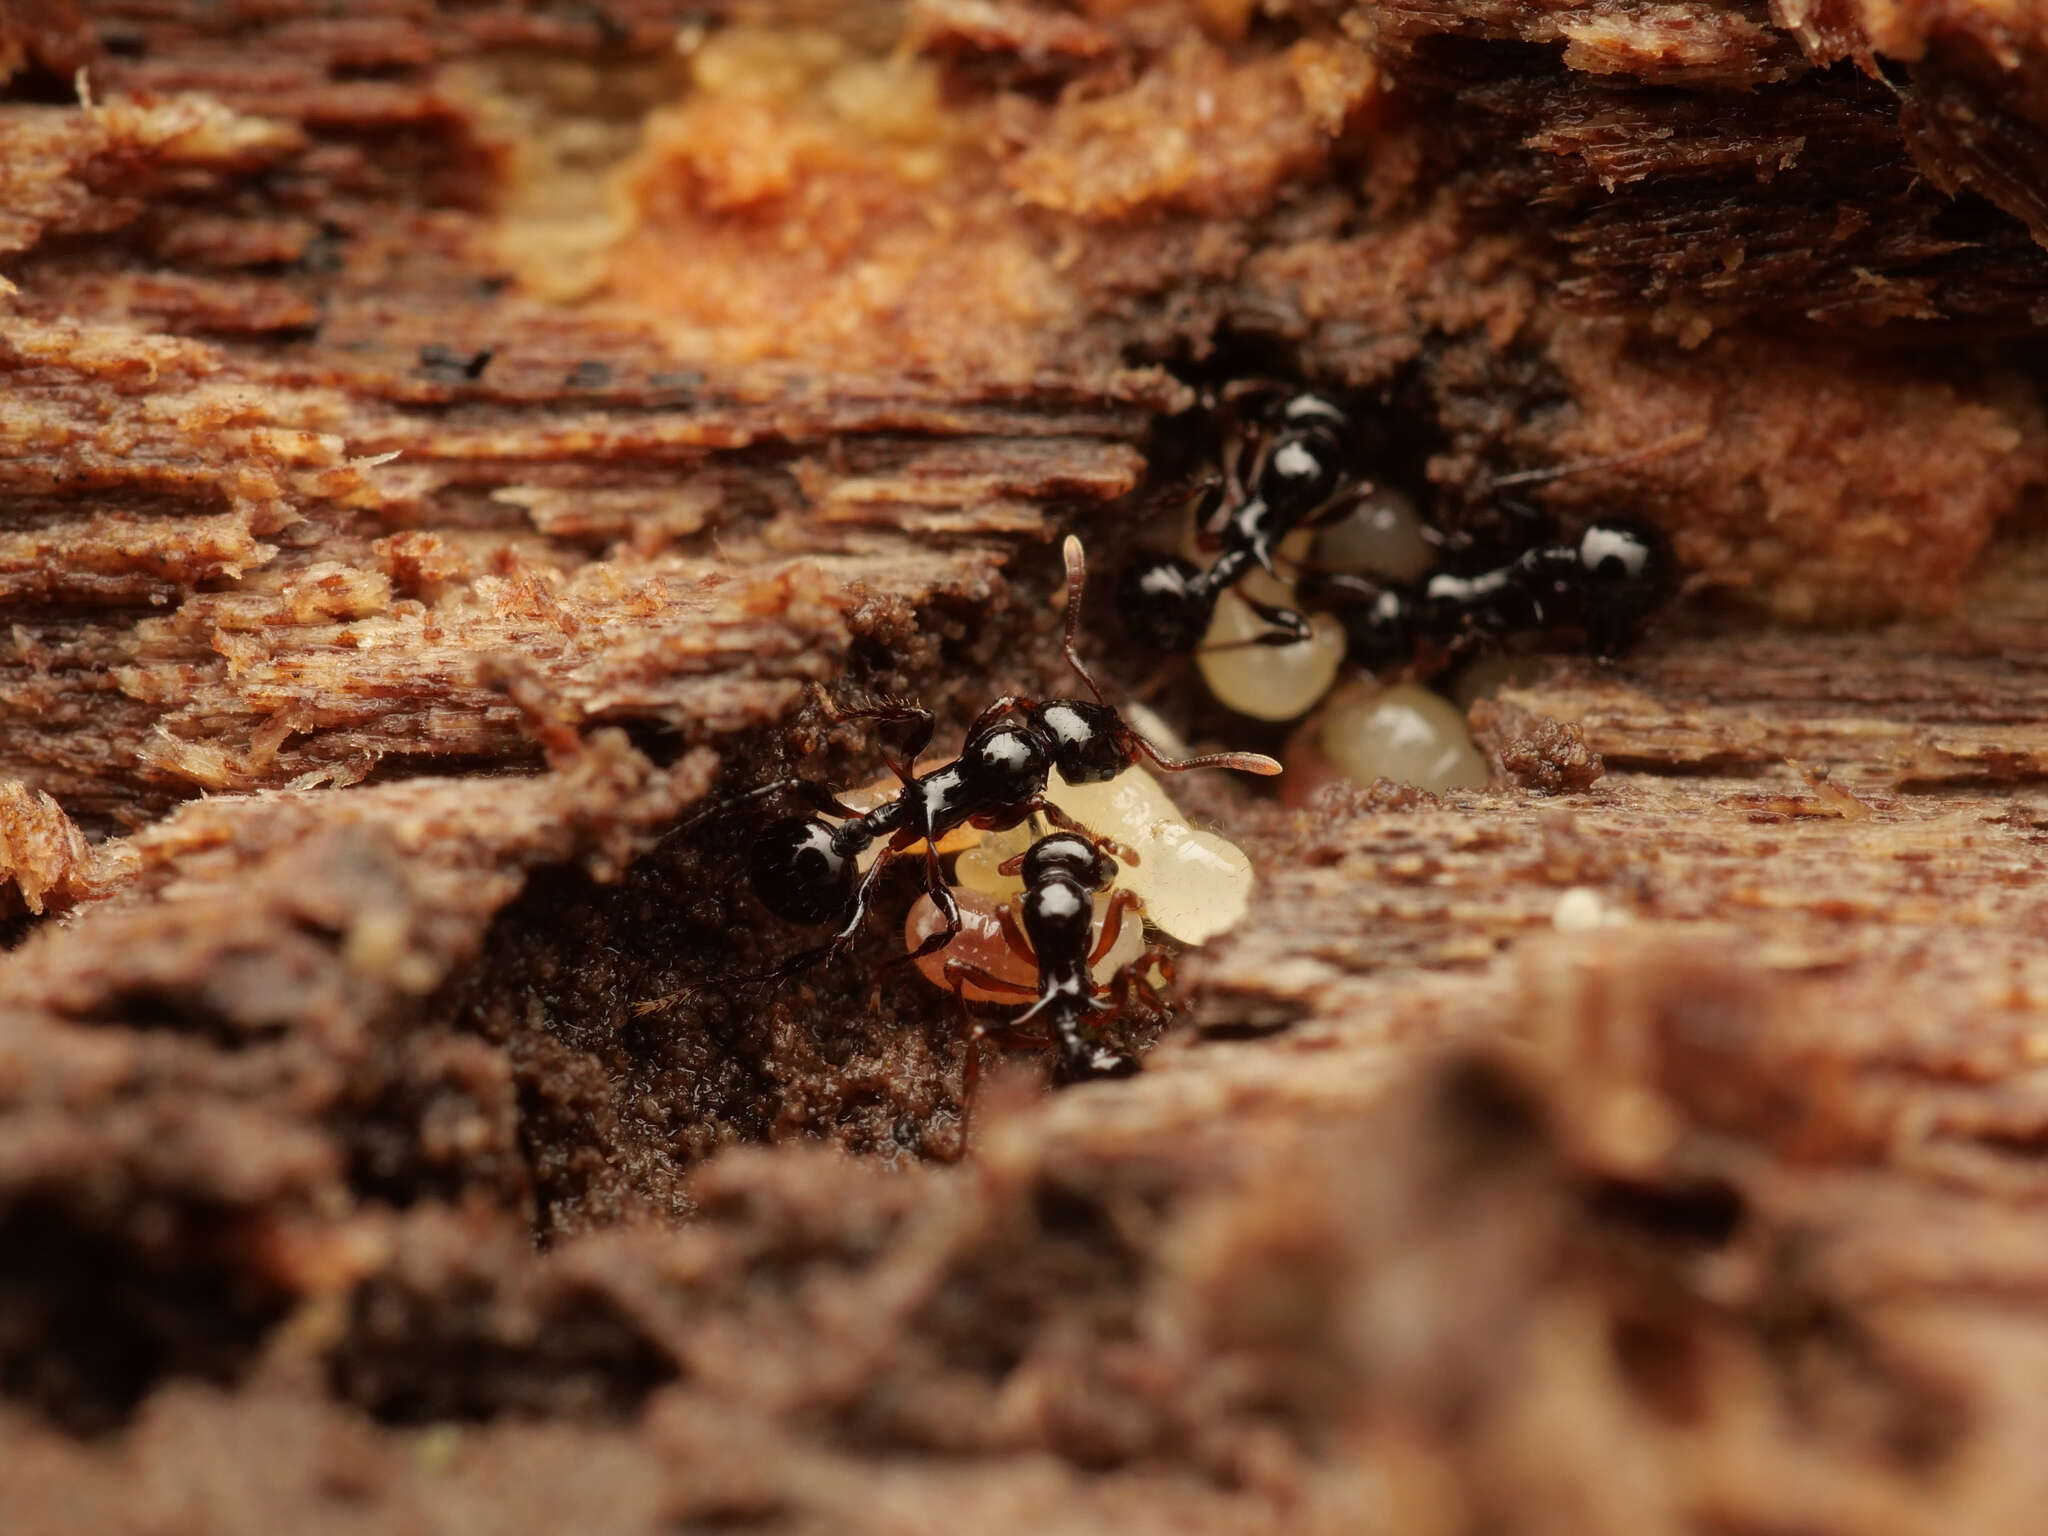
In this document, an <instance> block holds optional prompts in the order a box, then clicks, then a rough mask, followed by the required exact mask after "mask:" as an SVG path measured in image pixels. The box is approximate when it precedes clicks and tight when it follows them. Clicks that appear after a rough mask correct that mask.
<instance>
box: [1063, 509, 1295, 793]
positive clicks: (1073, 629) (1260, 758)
mask: <svg viewBox="0 0 2048 1536" xmlns="http://www.w3.org/2000/svg"><path fill="white" fill-rule="evenodd" d="M1060 552H1061V554H1063V555H1064V556H1065V557H1066V561H1067V665H1069V666H1070V667H1072V668H1073V669H1074V670H1075V671H1076V672H1078V673H1080V674H1081V681H1082V682H1084V683H1086V684H1087V685H1088V691H1089V692H1090V693H1092V694H1094V695H1095V702H1096V703H1098V704H1100V705H1101V706H1102V707H1103V708H1104V709H1107V710H1111V711H1114V710H1115V709H1116V706H1115V705H1114V704H1112V703H1110V702H1109V695H1108V694H1106V693H1104V692H1103V691H1102V684H1100V683H1098V682H1097V681H1096V680H1095V674H1094V673H1092V672H1090V671H1089V670H1088V668H1087V667H1086V666H1084V665H1082V662H1081V653H1080V652H1078V651H1076V650H1075V649H1074V637H1075V636H1076V635H1078V634H1079V633H1080V632H1081V589H1082V586H1083V585H1084V584H1085V583H1086V581H1087V579H1088V569H1087V561H1086V559H1085V557H1084V556H1083V555H1082V553H1081V540H1080V537H1079V536H1078V535H1076V534H1071V533H1070V534H1068V535H1067V541H1066V543H1065V544H1064V545H1062V546H1061V549H1060ZM1117 718H1118V719H1119V720H1121V719H1122V718H1123V717H1122V715H1118V716H1117ZM1124 730H1125V731H1127V732H1129V734H1130V738H1131V741H1132V743H1133V744H1134V745H1135V746H1136V747H1137V749H1138V750H1139V751H1140V752H1142V753H1144V754H1145V756H1146V757H1148V758H1150V759H1151V760H1152V762H1153V764H1154V766H1156V767H1157V768H1158V769H1159V770H1160V771H1161V772H1162V773H1186V772H1187V771H1188V770H1189V769H1191V768H1234V769H1236V770H1237V771H1238V772H1239V773H1257V774H1262V775H1264V776H1266V777H1268V778H1270V777H1272V776H1273V775H1274V774H1276V773H1278V772H1279V771H1280V765H1279V764H1278V763H1276V762H1275V761H1273V759H1272V758H1270V757H1267V756H1266V755H1265V754H1264V753H1262V752H1207V753H1204V754H1203V755H1202V756H1200V757H1183V758H1178V759H1176V758H1171V757H1168V756H1166V754H1165V753H1163V752H1161V751H1160V750H1159V749H1158V748H1157V747H1155V746H1153V745H1152V743H1151V742H1149V741H1147V740H1146V739H1145V737H1144V735H1143V734H1142V733H1141V732H1139V731H1136V730H1133V729H1132V728H1131V727H1130V726H1128V725H1126V726H1125V727H1124Z"/></svg>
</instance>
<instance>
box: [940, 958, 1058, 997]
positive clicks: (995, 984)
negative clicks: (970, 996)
mask: <svg viewBox="0 0 2048 1536" xmlns="http://www.w3.org/2000/svg"><path fill="white" fill-rule="evenodd" d="M945 972H946V984H947V985H948V986H950V987H951V988H952V989H953V995H954V996H956V997H958V998H959V999H960V1000H961V1001H962V1002H963V1003H964V1002H966V1000H967V998H966V993H965V991H964V989H965V988H966V987H968V986H976V987H980V988H981V989H982V990H983V991H984V992H1007V993H1009V994H1010V995H1011V996H1013V997H1018V998H1035V997H1037V996H1038V989H1037V988H1036V987H1027V986H1025V985H1024V983H1023V982H1021V981H1012V980H1010V978H1009V977H1007V976H998V975H996V974H995V972H993V971H988V970H984V969H982V968H981V967H980V966H978V965H976V964H974V963H973V962H972V961H970V960H948V961H947V962H946V967H945Z"/></svg>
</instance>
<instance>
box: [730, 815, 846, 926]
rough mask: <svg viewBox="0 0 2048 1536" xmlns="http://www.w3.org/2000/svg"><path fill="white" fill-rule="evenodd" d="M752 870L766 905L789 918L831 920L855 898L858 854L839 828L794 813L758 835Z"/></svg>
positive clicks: (779, 915) (755, 842)
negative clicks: (842, 840) (836, 832)
mask: <svg viewBox="0 0 2048 1536" xmlns="http://www.w3.org/2000/svg"><path fill="white" fill-rule="evenodd" d="M750 872H751V874H752V876H753V881H754V894H755V895H756V896H758V897H760V898H761V905H762V906H764V907H766V908H767V909H768V910H769V911H770V912H773V913H774V914H775V915H776V916H777V917H779V918H781V919H782V920H783V921H784V922H788V923H828V922H831V921H833V920H834V919H836V918H838V917H840V916H841V915H842V914H844V912H845V911H846V908H847V907H848V905H849V904H850V903H851V902H852V900H853V880H854V872H855V870H854V859H853V856H852V855H851V854H848V853H845V852H843V851H842V850H841V849H840V847H839V844H838V841H837V839H836V838H835V837H834V836H833V829H832V828H831V827H829V826H827V825H826V824H825V823H824V822H822V821H815V820H813V819H811V818H810V817H807V816H790V817H787V818H785V819H783V820H781V821H778V822H775V823H773V824H772V825H770V826H769V827H767V828H765V829H764V830H763V831H762V833H761V835H760V836H759V837H757V838H755V839H754V849H753V857H752V868H751V871H750Z"/></svg>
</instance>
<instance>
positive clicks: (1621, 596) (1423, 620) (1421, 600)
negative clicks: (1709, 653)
mask: <svg viewBox="0 0 2048 1536" xmlns="http://www.w3.org/2000/svg"><path fill="white" fill-rule="evenodd" d="M1677 569H1678V568H1677V564H1676V562H1675V561H1674V559H1673V557H1672V553H1671V544H1670V541H1669V540H1668V539H1666V538H1665V537H1664V535H1663V533H1662V532H1661V531H1659V530H1658V529H1657V528H1655V527H1653V526H1652V525H1650V524H1648V523H1643V522H1638V521H1636V520H1634V519H1632V518H1616V517H1610V518H1603V519H1602V520H1600V521H1599V522H1596V523H1590V524H1588V525H1587V527H1586V529H1585V531H1584V532H1582V533H1581V534H1580V535H1579V537H1578V538H1577V539H1575V540H1572V541H1570V542H1566V543H1557V544H1542V545H1538V546H1537V547H1535V548H1534V549H1529V550H1525V551H1523V552H1522V553H1521V554H1520V555H1518V556H1516V557H1515V558H1514V559H1513V560H1510V561H1508V562H1507V563H1506V564H1504V565H1500V566H1496V567H1495V568H1494V569H1492V570H1489V571H1482V572H1480V573H1478V574H1477V575H1471V576H1459V575H1452V574H1449V573H1445V572H1438V573H1436V574H1434V575H1432V576H1429V577H1427V578H1426V579H1424V580H1423V581H1421V582H1418V583H1415V584H1414V585H1411V586H1402V585H1394V584H1388V583H1381V582H1374V581H1371V580H1368V579H1366V578H1363V577H1356V576H1336V575H1332V576H1324V577H1322V578H1320V579H1319V580H1318V581H1317V582H1316V583H1315V584H1314V586H1315V588H1316V593H1317V596H1318V597H1319V598H1321V599H1322V600H1323V601H1327V602H1329V603H1331V604H1332V605H1333V606H1334V607H1336V609H1337V612H1338V614H1339V616H1340V617H1341V618H1342V620H1343V623H1344V629H1345V633H1346V634H1347V635H1348V636H1349V638H1350V654H1351V659H1352V660H1353V661H1355V662H1357V663H1358V664H1359V665H1360V666H1362V667H1365V668H1366V669H1367V670H1368V671H1374V672H1382V671H1387V670H1390V669H1393V668H1396V667H1402V666H1406V665H1409V664H1411V663H1412V662H1414V661H1415V660H1416V659H1418V658H1419V657H1423V656H1424V655H1425V654H1426V653H1431V652H1433V653H1435V654H1436V655H1437V656H1439V657H1441V658H1443V659H1448V658H1450V657H1451V656H1454V655H1457V654H1459V653H1461V652H1463V651H1465V650H1468V649H1470V648H1472V647H1474V646H1476V645H1480V644H1483V643H1486V642H1489V641H1493V640H1498V639H1501V638H1504V637H1505V636H1508V635H1511V634H1516V633H1519V632H1522V631H1526V630H1539V629H1540V630H1547V631H1556V630H1572V629H1575V630H1578V631H1580V632H1581V633H1582V634H1583V635H1584V636H1585V643H1586V648H1587V649H1588V650H1589V651H1591V652H1592V653H1593V654H1594V655H1596V656H1618V655H1620V654H1621V653H1622V652H1624V651H1626V650H1628V649H1629V647H1630V646H1632V645H1634V644H1635V643H1636V641H1637V640H1639V639H1640V638H1641V637H1642V632H1643V627H1644V625H1645V624H1646V623H1647V622H1648V621H1649V619H1650V618H1651V616H1652V615H1653V614H1655V613H1656V612H1657V610H1658V609H1660V608H1661V607H1663V606H1664V604H1665V603H1666V602H1667V601H1669V600H1670V597H1671V595H1672V593H1673V591H1674V590H1675V589H1676V587H1677Z"/></svg>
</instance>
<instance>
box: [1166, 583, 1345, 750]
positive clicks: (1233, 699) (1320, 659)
mask: <svg viewBox="0 0 2048 1536" xmlns="http://www.w3.org/2000/svg"><path fill="white" fill-rule="evenodd" d="M1308 620H1309V636H1308V638H1307V639H1306V640H1302V641H1297V642H1296V643H1295V644H1292V645H1264V644H1259V643H1256V642H1258V641H1259V640H1260V639H1261V638H1262V637H1264V636H1268V635H1270V634H1272V632H1273V626H1272V625H1271V624H1269V623H1267V622H1266V621H1265V620H1264V619H1262V618H1260V617H1259V615H1258V614H1257V613H1256V612H1255V611H1254V610H1253V609H1252V607H1251V605H1250V604H1248V603H1246V602H1245V601H1244V599H1243V598H1241V597H1240V596H1238V594H1237V593H1236V592H1234V591H1232V592H1225V593H1223V594H1221V595H1220V596H1219V597H1218V598H1217V599H1216V612H1215V614H1214V616H1213V617H1211V619H1210V621H1209V632H1208V634H1207V635H1206V636H1204V637H1203V640H1202V645H1201V648H1200V649H1199V650H1197V651H1196V652H1195V665H1196V666H1197V667H1199V668H1200V669H1201V672H1202V680H1203V681H1204V682H1206V683H1207V684H1208V685H1209V691H1210V692H1211V693H1212V694H1214V695H1215V696H1216V700H1217V702H1218V703H1220V704H1222V705H1223V706H1224V707H1225V708H1227V709H1234V710H1236V711H1237V712H1238V713H1239V714H1241V715H1250V716H1251V717H1252V718H1253V719H1254V720H1292V719H1295V718H1296V717H1297V716H1300V715H1305V714H1307V713H1308V712H1309V710H1310V709H1312V708H1313V707H1314V706H1315V702H1316V700H1317V699H1320V698H1321V697H1322V696H1323V695H1324V694H1326V693H1328V692H1329V691H1330V685H1331V684H1332V683H1334V682H1335V681H1336V680H1337V669H1338V668H1339V667H1341V666H1343V665H1344V652H1345V648H1346V640H1345V637H1344V626H1343V625H1342V624H1340V623H1338V622H1337V620H1336V619H1334V618H1333V617H1331V616H1330V615H1329V614H1327V613H1316V614H1310V615H1308Z"/></svg>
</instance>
